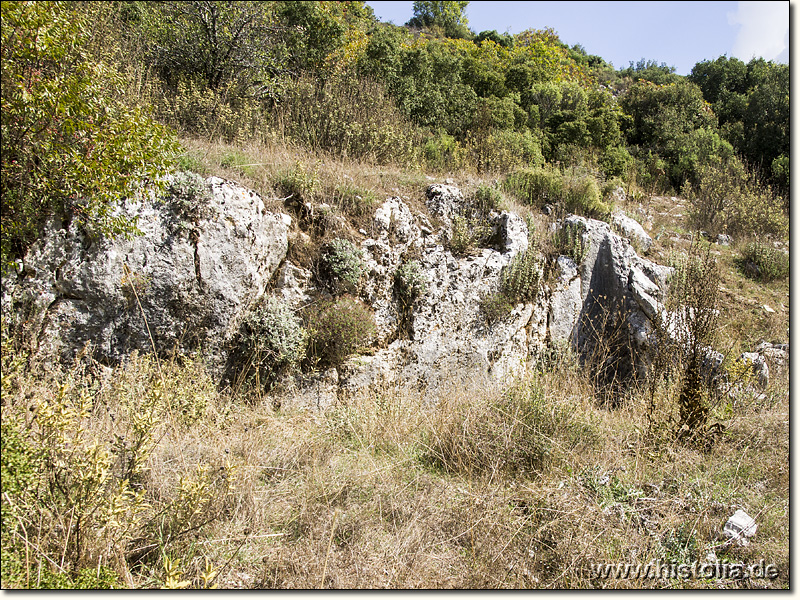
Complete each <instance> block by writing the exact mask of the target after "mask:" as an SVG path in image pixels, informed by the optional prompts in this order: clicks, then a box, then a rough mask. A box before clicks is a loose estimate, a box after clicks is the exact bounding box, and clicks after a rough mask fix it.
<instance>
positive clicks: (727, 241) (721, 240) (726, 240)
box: [717, 233, 733, 246]
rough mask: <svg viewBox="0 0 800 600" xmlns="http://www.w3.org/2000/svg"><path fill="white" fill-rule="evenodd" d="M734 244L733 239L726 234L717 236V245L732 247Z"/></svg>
mask: <svg viewBox="0 0 800 600" xmlns="http://www.w3.org/2000/svg"><path fill="white" fill-rule="evenodd" d="M732 243H733V238H732V237H731V236H729V235H726V234H724V233H718V234H717V244H719V245H720V246H730V245H731V244H732Z"/></svg>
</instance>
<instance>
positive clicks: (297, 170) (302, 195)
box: [275, 161, 320, 203]
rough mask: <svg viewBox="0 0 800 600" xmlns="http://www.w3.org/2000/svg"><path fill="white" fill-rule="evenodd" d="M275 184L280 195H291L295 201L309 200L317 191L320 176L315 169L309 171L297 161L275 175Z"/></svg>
mask: <svg viewBox="0 0 800 600" xmlns="http://www.w3.org/2000/svg"><path fill="white" fill-rule="evenodd" d="M275 185H276V187H277V188H278V191H279V192H280V193H281V194H282V195H284V196H291V197H292V200H294V201H295V202H298V203H302V202H309V201H311V200H313V199H314V197H315V196H316V194H317V192H318V191H319V188H320V178H319V175H318V173H317V170H316V169H314V170H313V171H309V170H308V168H307V167H306V166H305V165H304V164H303V163H301V162H299V161H298V162H296V163H295V164H294V167H292V168H291V169H289V170H284V171H282V172H280V173H279V174H278V175H277V178H276V182H275Z"/></svg>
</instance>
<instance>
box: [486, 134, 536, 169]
mask: <svg viewBox="0 0 800 600" xmlns="http://www.w3.org/2000/svg"><path fill="white" fill-rule="evenodd" d="M470 151H471V153H472V160H473V162H474V163H475V165H476V167H477V168H478V170H479V171H483V172H493V173H499V172H503V173H507V172H508V171H511V170H513V169H516V168H521V167H538V166H540V165H541V164H542V163H543V162H544V158H543V157H542V146H541V143H540V142H539V140H538V139H537V138H536V137H534V135H533V134H532V133H531V132H530V131H524V132H522V131H514V130H511V129H503V130H500V131H493V132H492V133H490V134H489V135H488V136H486V137H480V138H478V139H474V140H472V143H471V144H470Z"/></svg>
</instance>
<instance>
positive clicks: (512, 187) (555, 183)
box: [503, 168, 564, 208]
mask: <svg viewBox="0 0 800 600" xmlns="http://www.w3.org/2000/svg"><path fill="white" fill-rule="evenodd" d="M503 187H504V189H506V190H507V191H508V192H509V193H511V194H513V195H515V196H516V197H517V198H519V199H520V200H522V201H523V202H525V203H526V204H529V205H531V206H536V207H540V208H541V207H543V206H544V205H545V204H557V203H559V202H561V201H562V199H563V198H564V178H563V177H562V175H561V173H559V172H558V171H556V170H554V169H549V168H536V169H522V170H519V171H515V172H513V173H510V174H509V175H508V176H507V177H506V178H505V181H504V182H503Z"/></svg>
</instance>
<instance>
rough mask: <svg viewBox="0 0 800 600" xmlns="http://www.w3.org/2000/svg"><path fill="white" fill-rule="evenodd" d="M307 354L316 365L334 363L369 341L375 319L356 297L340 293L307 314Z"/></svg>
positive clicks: (373, 330) (330, 365) (345, 357)
mask: <svg viewBox="0 0 800 600" xmlns="http://www.w3.org/2000/svg"><path fill="white" fill-rule="evenodd" d="M307 318H308V331H309V341H308V354H309V357H310V358H312V359H315V360H316V361H317V363H318V364H319V365H320V366H323V367H336V366H338V365H339V364H341V363H342V362H344V361H345V359H347V357H348V356H349V355H350V354H353V353H354V352H356V351H358V350H359V349H361V348H364V347H365V346H368V345H369V344H370V343H371V340H372V337H373V336H374V335H375V319H374V317H373V315H372V313H371V312H370V310H369V309H368V308H367V307H366V306H365V305H364V304H363V303H362V302H360V301H359V300H356V299H355V298H351V297H349V296H344V297H342V298H338V299H336V300H334V301H332V302H324V303H322V304H321V305H320V306H319V307H315V310H314V311H313V312H311V313H309V314H308V317H307Z"/></svg>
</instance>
